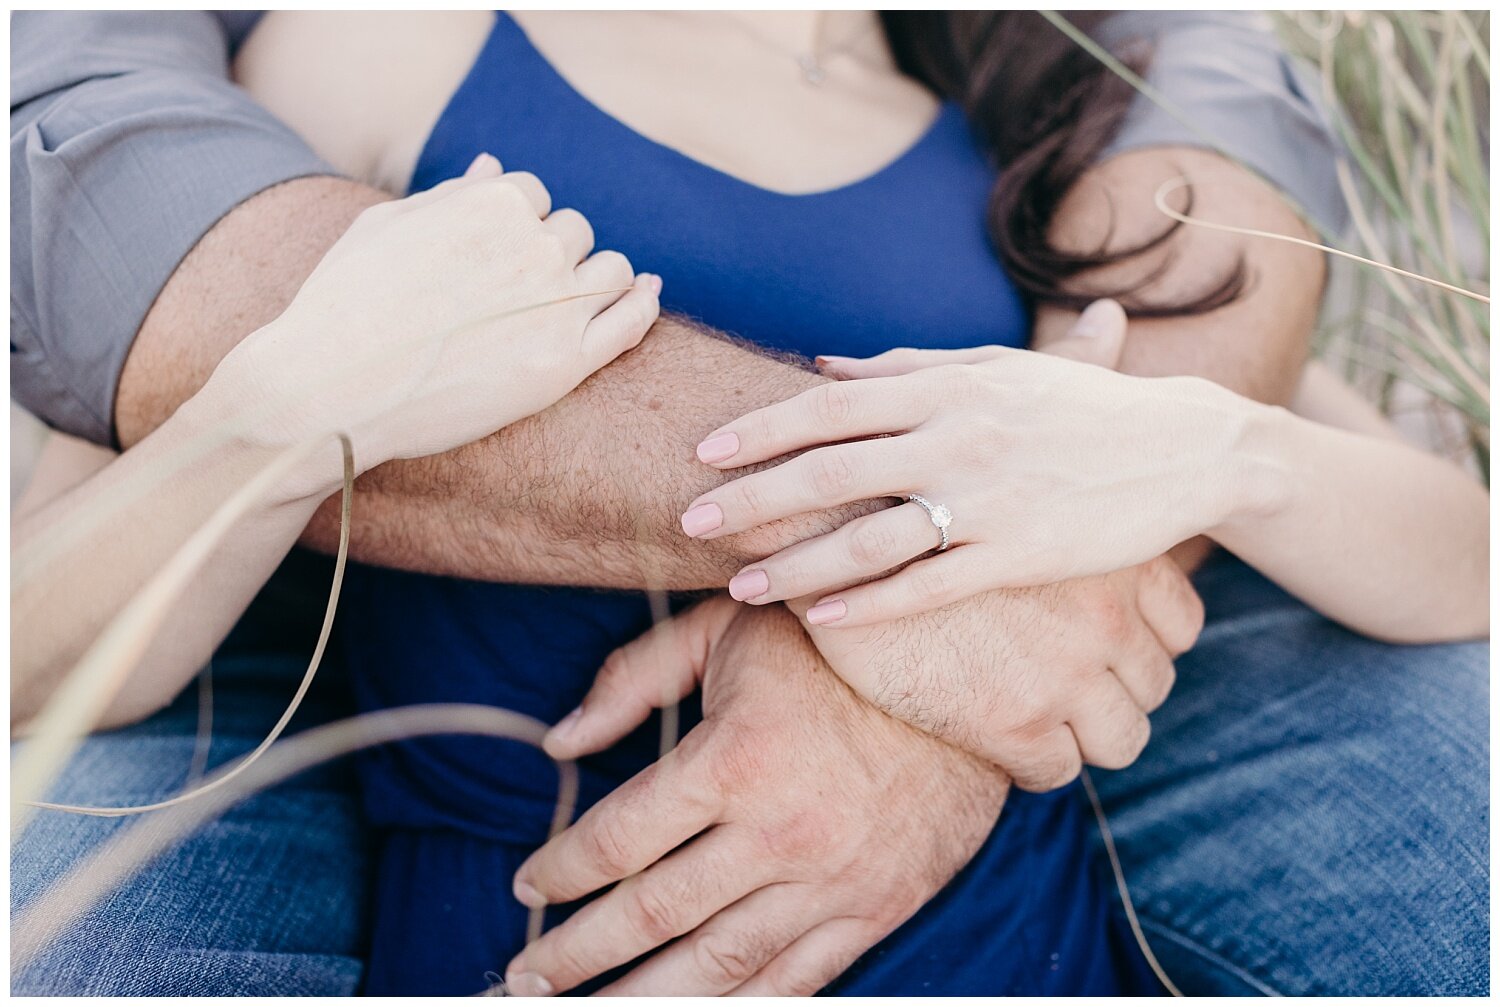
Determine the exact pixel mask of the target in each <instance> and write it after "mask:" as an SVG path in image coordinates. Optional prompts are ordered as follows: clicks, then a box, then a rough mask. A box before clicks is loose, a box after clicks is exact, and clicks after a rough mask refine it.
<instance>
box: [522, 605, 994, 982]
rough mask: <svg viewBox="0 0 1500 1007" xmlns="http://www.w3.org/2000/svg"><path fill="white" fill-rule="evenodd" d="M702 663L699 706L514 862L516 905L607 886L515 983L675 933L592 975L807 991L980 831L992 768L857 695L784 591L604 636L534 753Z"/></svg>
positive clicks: (940, 880) (563, 749)
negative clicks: (594, 800) (620, 641)
mask: <svg viewBox="0 0 1500 1007" xmlns="http://www.w3.org/2000/svg"><path fill="white" fill-rule="evenodd" d="M700 679H701V680H702V684H703V690H704V692H703V712H704V719H703V722H702V723H701V724H700V725H698V726H697V727H696V728H694V729H693V730H692V731H691V732H689V733H688V735H687V736H686V737H685V738H684V739H683V740H682V743H681V744H680V745H679V746H678V747H677V748H676V749H675V750H674V751H672V752H670V753H669V754H667V755H666V756H665V757H664V758H662V760H661V761H659V762H658V763H656V764H655V765H654V766H652V767H650V768H649V769H647V770H645V771H644V772H642V773H641V774H640V775H638V776H636V777H635V778H634V779H632V780H631V781H629V782H628V783H626V784H625V785H624V786H622V787H621V788H620V789H618V790H616V791H615V792H614V793H613V794H611V795H610V796H609V797H607V798H605V799H604V800H603V801H601V802H600V803H599V804H598V805H596V806H595V807H594V808H592V809H590V810H589V812H588V813H587V814H585V815H584V816H583V817H582V818H581V819H579V821H578V822H577V823H576V824H575V825H573V826H572V827H571V828H570V829H568V830H567V831H566V832H564V833H563V834H562V835H560V836H558V837H557V838H555V839H554V840H552V841H551V842H550V843H548V844H547V845H546V846H544V847H543V848H542V849H541V850H539V851H538V852H537V853H535V854H534V855H533V856H532V857H531V858H530V859H529V860H528V861H527V862H526V863H525V864H523V865H522V866H521V869H520V870H519V871H517V872H516V879H515V888H516V895H517V898H519V899H521V901H522V902H524V903H526V904H528V905H539V904H543V903H547V904H553V903H563V902H571V901H573V900H575V899H579V898H582V897H583V896H585V895H588V894H590V893H592V892H595V891H598V890H600V889H602V888H604V887H605V886H607V885H610V884H613V883H615V882H619V884H618V885H616V887H615V888H614V889H613V890H612V891H610V892H609V893H608V894H606V895H603V896H601V897H600V898H598V899H597V900H596V901H594V902H592V903H590V904H589V905H587V906H585V907H584V908H582V909H580V910H579V911H578V912H577V913H576V914H575V915H574V916H573V917H571V918H570V919H569V920H568V921H567V922H565V923H563V924H562V925H561V926H559V927H557V928H556V929H554V930H552V931H550V932H549V933H547V934H546V935H545V936H543V937H542V938H541V939H540V940H539V941H537V942H536V943H534V944H532V945H531V946H530V947H528V948H527V949H526V950H525V951H523V952H522V953H521V954H520V955H518V956H517V957H516V959H515V960H514V961H512V962H511V964H510V967H509V968H508V969H507V971H506V978H507V981H508V982H509V983H510V986H511V990H512V992H514V993H517V994H522V995H525V994H538V993H547V992H555V991H560V990H565V989H570V988H572V987H574V986H577V985H578V984H579V983H581V982H584V981H585V980H587V979H589V978H591V977H593V976H596V975H599V974H600V973H602V972H604V971H606V970H608V969H611V968H614V967H616V966H619V965H623V964H625V963H626V962H629V961H632V960H633V959H635V958H637V957H639V956H640V955H643V954H646V953H647V952H650V951H652V950H654V949H656V948H658V947H660V946H661V945H663V944H665V943H667V942H668V941H672V940H673V939H674V938H677V937H680V936H682V935H684V934H686V935H687V936H686V937H684V938H683V939H682V940H678V941H676V943H674V944H673V945H672V946H671V947H670V948H668V949H667V950H665V951H662V952H661V953H659V954H657V955H655V956H653V957H652V958H650V959H648V960H647V961H645V962H644V963H643V964H641V965H639V966H637V967H636V968H635V970H634V971H632V972H630V973H629V974H628V975H626V976H625V977H624V978H622V979H620V980H619V981H617V982H615V983H613V984H611V985H610V986H609V987H608V988H607V989H606V990H605V992H607V993H612V994H621V995H628V994H645V993H650V994H655V995H673V994H716V993H726V992H730V991H733V992H736V993H745V994H781V995H807V994H811V993H814V992H816V991H817V990H819V989H821V988H822V987H823V986H825V985H827V984H828V983H829V982H830V981H831V980H833V979H834V978H835V977H837V976H838V975H839V974H840V973H842V972H843V971H844V969H846V968H847V967H848V966H849V965H850V964H851V963H852V962H853V961H854V960H855V959H856V958H857V957H858V956H859V955H860V954H862V953H863V952H864V951H865V950H867V949H868V948H869V947H871V946H872V945H874V944H875V943H876V942H878V941H879V940H881V939H882V938H883V937H885V936H886V935H887V934H889V933H890V932H891V931H892V930H894V929H895V928H896V927H897V926H899V925H900V924H901V923H902V922H903V921H904V920H906V919H907V918H908V917H910V916H911V915H912V913H914V912H916V910H917V909H918V908H920V907H921V906H922V905H923V904H924V903H925V902H926V901H927V900H928V899H929V898H931V897H932V895H933V894H934V893H935V892H936V891H937V890H938V889H939V888H941V887H942V886H943V885H944V884H946V883H947V882H948V880H949V879H950V878H952V877H953V875H954V874H956V873H957V872H958V871H959V869H960V868H962V867H963V865H964V864H966V863H967V862H968V860H969V859H970V858H971V857H972V856H973V855H974V853H975V851H977V850H978V848H979V846H980V845H981V844H982V843H983V841H984V839H985V837H986V836H987V835H988V834H989V831H990V829H991V828H993V826H994V823H995V820H996V818H997V816H998V814H999V811H1000V806H1001V804H1002V803H1003V801H1004V799H1005V795H1006V792H1007V787H1008V783H1007V781H1006V779H1005V778H1004V776H1003V775H1001V774H1000V773H998V772H997V771H995V770H994V769H993V768H992V767H990V766H988V765H986V764H984V763H983V762H982V761H980V760H978V759H975V758H973V757H971V756H968V755H966V754H964V753H962V752H959V751H958V750H956V749H953V748H950V747H949V746H947V745H945V744H942V743H941V742H938V741H935V740H933V739H931V738H928V737H925V736H923V735H922V734H920V733H919V732H916V731H914V730H912V729H911V728H909V727H907V726H906V725H904V724H901V723H899V722H897V721H895V720H892V719H891V718H889V717H887V716H885V715H884V714H882V713H880V712H879V711H877V710H875V709H873V708H871V707H869V706H867V705H866V704H865V703H863V702H862V701H861V700H860V699H859V698H858V697H856V696H854V695H853V694H852V693H850V692H849V690H848V689H847V688H845V687H844V685H843V684H842V683H840V682H839V681H838V679H837V678H836V677H835V676H834V675H832V674H830V673H829V671H828V668H827V667H826V666H825V665H824V664H823V662H822V661H821V660H820V659H819V658H818V655H817V652H816V651H815V650H813V648H812V645H811V644H810V643H809V642H808V640H807V637H806V635H805V634H804V633H803V632H802V629H801V627H800V626H798V624H797V621H796V620H795V619H794V618H792V616H791V615H790V614H789V613H787V612H786V611H785V610H784V609H783V608H781V607H780V606H776V607H772V608H763V609H751V608H742V607H740V606H737V605H735V604H734V603H733V602H731V601H729V600H728V599H726V598H722V597H721V598H716V599H713V600H711V601H708V602H705V603H703V604H701V605H699V606H698V607H696V608H694V609H692V610H690V611H689V612H687V613H685V614H684V615H682V616H680V617H679V618H678V619H676V620H674V621H673V622H669V623H664V624H662V625H661V626H658V627H657V628H655V629H653V630H652V631H651V632H649V633H647V634H646V635H645V636H643V637H641V638H640V639H639V640H637V641H636V642H635V643H633V644H630V645H629V646H626V647H624V648H622V649H621V650H619V651H617V652H615V653H614V654H613V655H611V657H610V659H609V660H608V661H607V662H606V664H605V667H604V669H603V670H602V671H601V672H600V674H599V678H598V680H597V681H596V682H595V684H594V687H593V689H592V690H590V692H589V694H588V696H587V697H586V698H585V700H584V702H583V705H582V707H581V708H580V712H579V713H578V714H576V715H574V716H572V717H571V718H570V719H569V720H568V721H566V722H565V724H563V725H559V727H558V728H556V729H554V731H553V733H552V734H551V735H549V737H548V741H547V750H548V751H549V752H550V753H551V754H553V755H554V756H558V757H567V758H571V757H576V756H579V755H582V754H585V753H587V752H593V751H597V750H599V749H601V748H604V747H606V746H608V745H609V744H611V743H613V742H614V741H615V740H617V739H618V738H620V737H622V736H623V735H624V734H626V733H627V732H628V731H629V730H630V729H631V728H632V727H634V726H635V725H636V724H638V723H639V722H640V721H641V720H643V719H644V718H645V716H646V715H647V713H649V711H650V710H651V708H652V707H654V706H660V705H662V704H664V703H668V702H674V701H676V700H677V699H680V698H682V697H683V696H685V695H687V694H688V693H689V692H691V691H692V690H693V688H694V687H695V686H696V685H697V684H698V681H699V680H700ZM917 808H920V809H921V813H920V814H914V813H913V811H914V809H917ZM684 844H685V845H684Z"/></svg>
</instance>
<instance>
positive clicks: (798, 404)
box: [698, 378, 937, 468]
mask: <svg viewBox="0 0 1500 1007" xmlns="http://www.w3.org/2000/svg"><path fill="white" fill-rule="evenodd" d="M923 392H924V389H923V386H922V385H919V384H917V383H915V382H912V381H908V380H905V379H902V378H889V379H883V380H879V381H858V382H849V383H842V382H837V381H836V382H833V383H831V384H826V385H820V386H819V387H817V388H812V389H809V390H808V391H805V392H803V393H801V394H800V395H794V396H792V397H791V398H789V399H787V400H786V401H785V402H778V403H776V404H775V405H771V406H766V407H765V408H763V409H757V410H755V411H754V412H751V413H746V414H745V415H744V416H741V417H740V418H739V419H737V420H735V421H734V422H733V423H726V424H725V425H724V426H722V427H720V428H719V429H718V430H715V431H714V432H713V433H711V434H709V435H708V436H707V437H705V438H704V439H703V442H702V443H701V444H699V445H698V460H699V461H701V462H704V463H706V464H709V465H713V466H715V467H716V468H737V467H739V466H741V465H751V464H754V463H756V462H763V461H768V460H770V459H772V458H779V457H781V456H782V455H784V454H786V453H787V452H789V451H796V450H798V449H800V448H806V447H812V446H813V445H815V444H828V443H832V442H835V441H844V440H851V439H853V438H856V437H871V436H874V435H875V434H888V433H894V432H896V431H900V430H909V429H911V428H912V427H914V426H916V425H917V424H918V423H920V422H921V421H922V420H924V419H926V418H927V417H928V416H930V415H932V412H933V410H934V409H935V408H936V406H937V403H935V402H933V401H932V400H931V396H929V395H926V394H924V393H923Z"/></svg>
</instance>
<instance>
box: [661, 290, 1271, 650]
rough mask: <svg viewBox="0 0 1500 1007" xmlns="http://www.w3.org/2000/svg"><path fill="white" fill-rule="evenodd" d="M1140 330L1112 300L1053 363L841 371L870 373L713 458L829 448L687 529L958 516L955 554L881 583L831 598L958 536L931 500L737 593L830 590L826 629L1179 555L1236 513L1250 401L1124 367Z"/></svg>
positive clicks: (730, 440) (712, 497) (914, 354)
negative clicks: (1130, 332) (881, 506)
mask: <svg viewBox="0 0 1500 1007" xmlns="http://www.w3.org/2000/svg"><path fill="white" fill-rule="evenodd" d="M1124 332H1125V316H1124V312H1123V311H1121V309H1120V307H1119V305H1117V304H1115V303H1114V302H1113V301H1101V302H1096V303H1095V304H1094V305H1091V306H1090V307H1089V309H1088V310H1087V311H1085V312H1084V313H1083V315H1082V316H1081V317H1080V318H1079V321H1078V323H1077V324H1076V325H1075V326H1074V328H1073V329H1072V330H1071V331H1070V332H1069V334H1068V335H1067V336H1066V337H1064V338H1062V339H1060V340H1058V341H1057V342H1055V343H1054V344H1052V345H1051V346H1049V347H1045V348H1044V350H1043V352H1040V353H1037V352H1026V351H1022V350H1012V349H1005V348H1001V347H980V348H976V349H972V350H955V351H920V350H910V349H903V350H893V351H891V352H890V353H886V354H882V355H880V356H878V357H874V358H871V359H869V360H850V359H841V358H833V359H825V360H824V361H823V364H824V367H825V370H827V371H829V372H831V373H833V374H835V375H836V376H838V377H842V378H850V379H854V380H846V381H839V382H836V383H834V384H830V385H823V386H821V387H819V388H816V389H813V390H811V391H809V392H806V393H804V394H802V395H799V396H797V397H795V398H792V399H789V400H787V401H786V402H782V403H779V404H777V405H773V406H768V407H766V408H765V409H760V410H757V411H755V412H752V413H750V414H748V415H746V416H744V417H742V418H740V419H739V420H736V421H734V422H732V423H729V424H727V425H726V426H724V427H721V428H720V429H719V430H717V431H715V432H714V433H713V434H711V435H709V436H708V437H707V438H705V439H704V441H703V443H702V444H700V445H699V447H698V456H699V458H700V459H701V460H703V461H704V462H706V463H708V464H711V465H714V466H715V467H717V468H721V469H729V468H736V467H739V466H745V465H753V464H757V463H761V462H765V461H767V460H769V459H773V458H777V457H780V456H782V455H785V454H787V453H788V452H792V451H799V450H802V449H806V448H813V449H814V450H810V451H807V452H806V453H805V454H802V455H800V456H798V457H796V458H794V459H792V460H790V461H787V462H784V463H782V464H780V465H778V466H776V467H774V468H770V469H767V470H764V471H760V472H756V473H754V474H751V475H747V476H744V477H743V478H740V479H738V480H736V481H734V482H731V483H728V484H726V485H724V486H721V487H719V488H717V489H715V490H712V491H711V492H709V493H705V494H704V495H703V496H701V497H699V498H698V499H697V500H695V501H694V502H693V504H692V505H691V507H690V508H689V514H688V516H685V518H684V528H685V529H694V528H700V527H702V526H703V525H704V524H714V522H715V521H717V524H716V525H715V526H714V527H713V530H712V531H710V532H708V533H706V534H705V535H703V536H702V537H716V536H719V535H728V534H733V533H735V532H739V531H743V530H745V529H747V528H752V527H755V526H756V525H759V524H762V523H765V522H767V521H774V520H776V519H778V518H783V517H786V516H788V515H791V514H798V513H802V512H804V511H813V510H817V509H820V508H823V507H827V506H829V505H832V504H838V503H846V502H849V501H853V500H861V499H868V498H872V497H882V496H900V497H905V496H907V495H909V494H920V495H921V496H922V497H924V498H926V499H927V500H929V501H930V502H931V503H932V504H933V505H941V506H944V507H947V508H948V509H949V510H950V511H951V514H952V521H951V524H950V525H949V527H948V529H947V530H948V535H949V541H950V546H951V547H950V549H948V550H947V551H946V552H942V553H939V554H936V555H932V556H928V557H927V558H924V559H920V560H919V561H918V562H916V563H914V564H912V565H910V566H907V567H906V568H905V569H902V570H900V572H898V573H895V574H893V575H891V576H888V577H885V578H884V579H881V580H876V581H874V582H872V583H866V584H863V585H861V586H858V587H850V588H848V589H847V590H841V591H837V593H835V594H832V595H827V594H826V593H827V592H830V591H836V589H839V588H843V587H846V586H847V585H851V584H856V583H858V582H860V581H863V580H867V579H869V578H872V577H877V576H879V575H881V574H884V573H886V572H888V571H891V570H893V569H895V568H897V567H900V566H901V565H902V564H904V563H907V562H908V561H909V560H912V559H915V558H917V557H920V556H923V555H924V554H926V553H929V552H931V551H932V550H933V549H935V548H936V547H937V546H938V545H939V543H940V540H941V539H940V533H939V531H938V529H937V528H936V527H935V526H934V522H933V520H932V519H931V518H930V517H929V515H928V513H927V511H926V510H924V509H923V508H922V507H920V506H918V505H917V504H915V503H907V504H905V505H903V506H900V507H895V508H891V509H888V510H885V511H882V512H880V513H877V514H872V515H869V516H867V517H862V518H859V519H857V520H855V521H851V522H849V523H848V524H847V525H844V526H843V527H842V528H839V529H837V530H836V531H833V532H831V533H829V534H827V535H824V536H821V537H818V538H814V539H809V540H807V541H804V542H801V543H798V544H797V545H794V546H792V547H790V548H788V549H784V550H782V551H781V552H779V553H777V554H776V555H774V556H771V557H770V558H768V559H766V560H765V561H763V562H760V563H756V564H754V565H752V566H749V567H747V568H746V569H744V570H742V571H741V572H740V573H739V574H737V575H736V576H735V577H734V579H733V580H731V581H730V592H731V594H733V595H734V596H735V597H736V598H738V599H740V600H742V601H748V602H751V603H753V604H765V603H767V602H773V601H780V600H783V599H788V598H798V597H802V596H806V595H813V594H823V595H825V596H824V597H822V598H821V600H820V601H819V603H818V604H816V605H814V606H813V607H812V609H811V610H809V612H808V613H807V618H808V620H809V621H810V622H813V623H815V624H819V625H827V624H838V625H844V626H858V625H866V624H869V623H873V622H883V621H886V620H889V619H894V618H898V617H900V616H904V615H910V614H912V613H915V612H920V611H924V610H927V609H932V608H937V607H939V606H942V605H946V604H949V603H951V602H953V601H957V600H959V599H961V598H966V597H969V596H971V595H974V594H977V593H979V592H981V591H985V590H991V589H994V588H1001V587H1022V586H1028V585H1035V584H1047V583H1053V582H1056V581H1061V580H1067V579H1070V578H1075V577H1083V576H1088V575H1092V574H1101V573H1107V572H1110V571H1113V570H1119V569H1122V568H1124V567H1128V566H1133V565H1135V564H1138V563H1143V562H1145V561H1147V560H1150V559H1152V558H1154V557H1156V556H1159V555H1161V554H1162V553H1164V552H1166V551H1167V550H1168V549H1169V548H1171V547H1172V546H1174V545H1176V544H1177V543H1178V542H1181V541H1183V540H1185V539H1188V538H1190V537H1192V536H1194V535H1197V534H1199V533H1200V532H1203V531H1205V530H1207V529H1210V528H1212V527H1214V526H1215V525H1216V524H1218V523H1219V521H1221V520H1222V519H1223V517H1224V516H1225V507H1226V504H1225V501H1226V500H1228V499H1231V494H1230V493H1229V492H1228V489H1229V488H1230V485H1231V484H1232V483H1233V482H1234V477H1233V476H1232V474H1231V473H1232V472H1233V471H1234V470H1233V467H1232V465H1231V459H1232V457H1233V452H1232V449H1233V447H1234V444H1235V441H1236V436H1237V432H1238V430H1239V429H1240V426H1241V424H1242V423H1243V422H1244V421H1243V419H1242V412H1243V408H1242V405H1243V400H1240V399H1239V398H1237V397H1236V396H1234V395H1232V394H1231V393H1229V392H1226V391H1224V390H1223V389H1220V388H1219V387H1218V386H1215V385H1211V384H1209V383H1208V382H1206V381H1201V380H1198V379H1193V378H1137V377H1130V376H1126V375H1122V374H1117V373H1115V372H1114V371H1113V370H1111V369H1110V368H1111V367H1113V366H1114V365H1115V364H1116V363H1117V361H1118V358H1119V354H1120V348H1121V345H1122V344H1123V340H1124ZM885 435H888V436H885ZM819 445H829V446H821V447H820V446H819ZM704 514H707V515H708V517H709V518H710V520H706V521H705V520H695V519H698V518H700V517H701V516H702V515H704Z"/></svg>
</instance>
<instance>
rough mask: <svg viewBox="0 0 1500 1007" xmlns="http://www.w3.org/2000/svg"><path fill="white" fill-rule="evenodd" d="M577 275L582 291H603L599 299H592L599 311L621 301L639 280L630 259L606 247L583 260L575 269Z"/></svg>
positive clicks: (600, 292) (591, 301) (574, 276)
mask: <svg viewBox="0 0 1500 1007" xmlns="http://www.w3.org/2000/svg"><path fill="white" fill-rule="evenodd" d="M573 278H574V279H576V280H577V281H578V290H579V292H581V293H589V292H591V291H598V292H599V300H597V301H595V300H593V299H590V300H589V301H588V304H589V305H590V306H591V307H593V308H594V313H595V314H598V313H599V312H601V311H603V310H604V309H605V308H607V307H609V306H610V305H611V304H613V303H615V301H618V300H619V299H620V298H621V297H622V296H623V295H624V293H625V291H626V290H628V289H629V288H630V287H631V285H632V284H634V283H635V280H636V272H635V269H634V267H632V266H631V265H630V260H629V259H627V258H625V256H624V255H622V254H621V253H619V252H616V251H615V250H614V249H610V248H606V249H605V250H604V251H602V252H595V253H594V254H593V255H590V256H589V257H588V258H587V259H584V260H583V261H582V262H580V263H579V264H578V268H576V269H574V270H573Z"/></svg>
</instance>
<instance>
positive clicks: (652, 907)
mask: <svg viewBox="0 0 1500 1007" xmlns="http://www.w3.org/2000/svg"><path fill="white" fill-rule="evenodd" d="M678 905H679V903H677V902H676V901H675V900H673V899H670V898H667V897H665V896H664V895H663V894H662V893H661V892H658V891H656V890H655V889H654V888H652V887H651V886H649V885H640V886H638V887H637V888H636V889H635V891H633V892H632V893H631V895H630V898H629V900H628V901H627V902H626V903H625V919H626V921H627V922H628V923H629V925H630V926H631V927H632V928H634V930H635V931H636V933H638V934H640V935H641V936H642V937H644V938H646V939H647V940H649V941H651V942H652V943H653V944H660V943H661V942H663V941H667V940H670V939H672V938H673V937H676V936H677V935H678V934H679V933H681V932H682V931H681V927H680V926H679V920H678V909H677V907H678Z"/></svg>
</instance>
